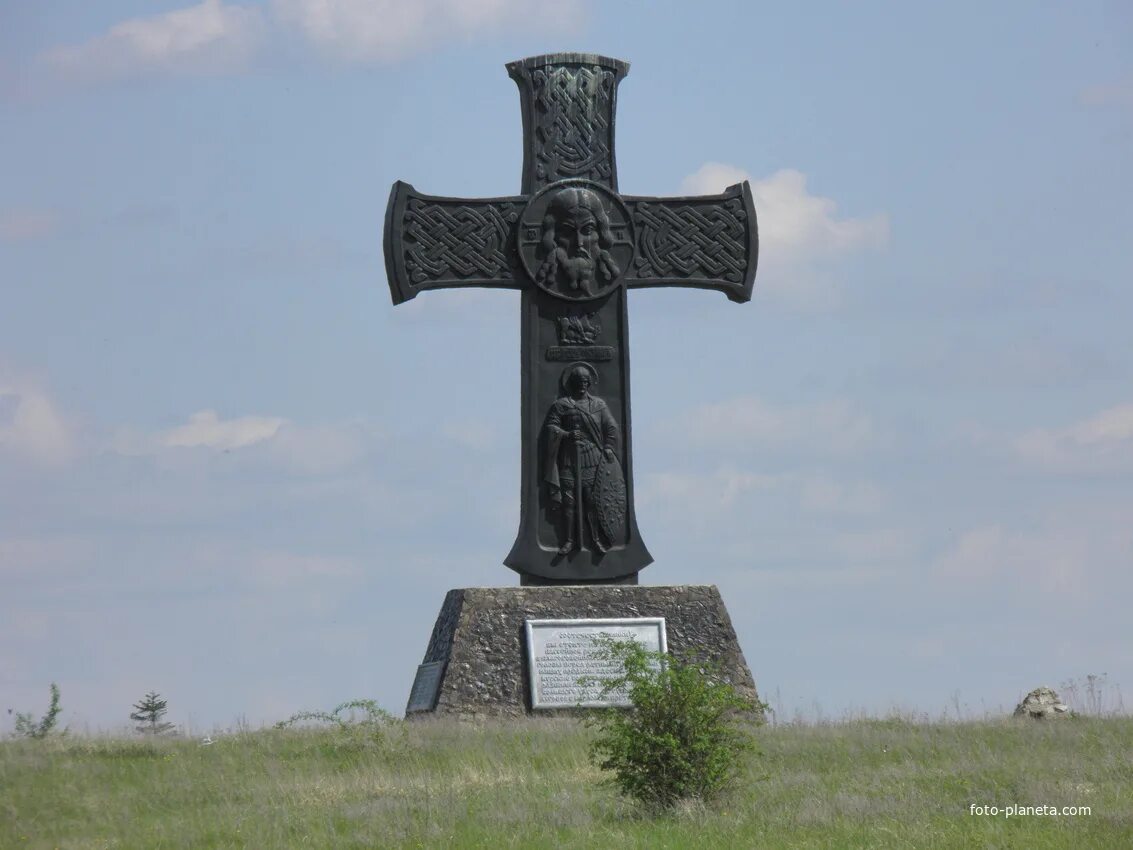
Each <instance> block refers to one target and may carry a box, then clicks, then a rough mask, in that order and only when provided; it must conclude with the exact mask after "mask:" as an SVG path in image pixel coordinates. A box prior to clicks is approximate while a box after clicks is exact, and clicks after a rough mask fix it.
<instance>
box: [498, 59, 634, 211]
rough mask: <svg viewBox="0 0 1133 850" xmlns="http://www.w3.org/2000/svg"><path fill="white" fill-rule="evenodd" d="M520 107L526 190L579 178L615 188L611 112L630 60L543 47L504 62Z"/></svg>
mask: <svg viewBox="0 0 1133 850" xmlns="http://www.w3.org/2000/svg"><path fill="white" fill-rule="evenodd" d="M507 72H508V74H509V75H510V76H511V78H512V79H513V80H515V82H516V85H518V86H519V97H520V104H521V107H522V110H523V181H522V191H523V193H524V194H525V195H530V194H533V193H535V192H538V191H539V190H540V189H542V188H543V187H545V186H547V185H549V184H551V183H555V182H557V181H559V180H567V179H582V180H590V181H593V182H595V183H600V184H602V185H604V186H606V187H607V188H609V189H612V190H614V191H615V192H616V191H617V188H618V172H617V166H616V165H615V162H614V112H615V109H616V105H617V89H618V83H619V82H621V80H622V78H623V77H624V76H625V75H626V74H627V73H629V63H628V62H623V61H621V60H620V59H610V58H609V57H607V56H599V55H598V54H597V53H546V54H544V55H542V56H532V57H530V58H527V59H520V60H519V61H517V62H509V63H508V64H507Z"/></svg>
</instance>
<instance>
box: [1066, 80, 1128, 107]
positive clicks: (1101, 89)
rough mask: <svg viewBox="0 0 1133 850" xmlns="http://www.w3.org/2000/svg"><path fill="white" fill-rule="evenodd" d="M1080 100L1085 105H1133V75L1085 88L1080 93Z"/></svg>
mask: <svg viewBox="0 0 1133 850" xmlns="http://www.w3.org/2000/svg"><path fill="white" fill-rule="evenodd" d="M1078 102H1079V103H1081V104H1082V105H1083V106H1095V107H1097V106H1124V107H1133V77H1129V78H1127V79H1124V80H1119V81H1118V82H1115V83H1104V84H1101V85H1096V86H1089V87H1087V88H1084V89H1082V91H1080V92H1079V93H1078Z"/></svg>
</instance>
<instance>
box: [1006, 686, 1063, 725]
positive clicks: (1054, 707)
mask: <svg viewBox="0 0 1133 850" xmlns="http://www.w3.org/2000/svg"><path fill="white" fill-rule="evenodd" d="M1015 716H1016V717H1032V718H1034V719H1035V720H1046V719H1047V718H1048V717H1069V716H1070V707H1069V706H1068V705H1066V704H1065V703H1063V702H1062V700H1061V699H1059V698H1058V694H1057V693H1055V691H1054V688H1035V689H1034V690H1033V691H1031V692H1030V693H1029V694H1027V695H1026V696H1025V697H1023V701H1022V702H1021V703H1019V704H1018V705H1017V706H1015Z"/></svg>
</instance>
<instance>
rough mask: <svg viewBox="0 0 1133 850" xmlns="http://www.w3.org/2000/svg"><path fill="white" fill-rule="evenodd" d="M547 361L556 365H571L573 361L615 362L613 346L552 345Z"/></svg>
mask: <svg viewBox="0 0 1133 850" xmlns="http://www.w3.org/2000/svg"><path fill="white" fill-rule="evenodd" d="M547 359H548V360H550V361H551V362H554V363H569V362H571V361H572V360H598V361H602V360H613V359H614V347H613V346H612V345H552V346H551V347H550V348H548V349H547Z"/></svg>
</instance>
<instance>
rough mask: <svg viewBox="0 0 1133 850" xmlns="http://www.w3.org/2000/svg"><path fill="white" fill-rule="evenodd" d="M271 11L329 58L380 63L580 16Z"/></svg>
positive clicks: (290, 6) (574, 3)
mask: <svg viewBox="0 0 1133 850" xmlns="http://www.w3.org/2000/svg"><path fill="white" fill-rule="evenodd" d="M272 9H273V11H274V13H275V15H276V17H277V18H278V19H279V21H280V22H281V23H283V24H285V25H288V26H292V27H294V28H296V29H297V30H298V31H299V32H300V33H301V34H302V35H303V36H304V37H305V38H306V39H307V40H308V41H310V42H311V43H312V44H314V45H315V46H316V47H318V48H319V49H320V50H323V51H324V52H326V53H328V54H331V55H333V56H335V57H338V58H340V59H346V60H350V61H380V62H390V61H395V60H398V59H403V58H405V57H406V56H410V55H412V54H414V53H417V52H419V51H420V50H422V49H425V48H428V47H429V46H431V45H433V44H435V43H437V42H440V41H444V40H450V39H469V38H472V37H475V36H478V35H481V34H483V33H485V32H489V31H492V30H500V29H509V28H510V29H517V28H524V29H539V30H545V29H548V28H549V29H553V30H558V31H561V30H562V29H563V28H568V29H569V28H571V27H573V26H574V25H576V24H577V23H578V21H579V20H580V18H581V13H582V6H581V3H580V2H578V0H558V1H557V2H556V0H527V2H523V1H522V0H414V2H404V0H273V2H272Z"/></svg>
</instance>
